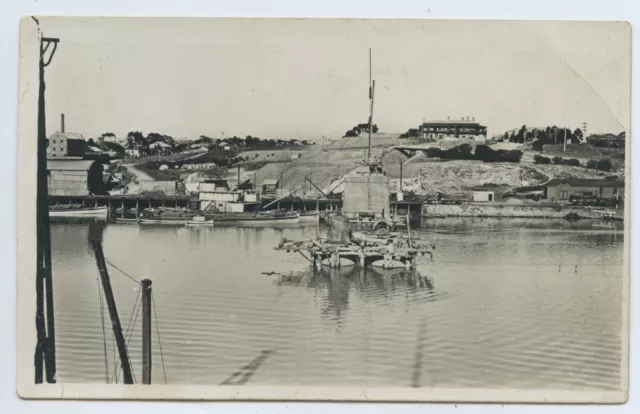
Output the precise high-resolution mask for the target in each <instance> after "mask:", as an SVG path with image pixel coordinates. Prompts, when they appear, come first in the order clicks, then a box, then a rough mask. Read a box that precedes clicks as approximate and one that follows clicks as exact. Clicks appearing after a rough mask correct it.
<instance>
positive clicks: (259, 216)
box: [213, 212, 300, 226]
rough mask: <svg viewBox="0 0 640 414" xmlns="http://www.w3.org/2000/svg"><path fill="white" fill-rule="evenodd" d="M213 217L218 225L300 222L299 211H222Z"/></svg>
mask: <svg viewBox="0 0 640 414" xmlns="http://www.w3.org/2000/svg"><path fill="white" fill-rule="evenodd" d="M213 219H214V220H215V222H216V224H218V225H235V226H272V225H280V224H297V223H299V222H300V215H299V214H298V213H270V212H261V213H220V214H215V215H214V217H213Z"/></svg>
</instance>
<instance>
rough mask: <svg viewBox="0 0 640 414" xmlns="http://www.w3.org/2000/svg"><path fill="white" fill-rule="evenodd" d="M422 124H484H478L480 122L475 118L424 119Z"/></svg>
mask: <svg viewBox="0 0 640 414" xmlns="http://www.w3.org/2000/svg"><path fill="white" fill-rule="evenodd" d="M422 124H423V125H430V124H438V125H461V124H464V125H470V126H484V125H480V123H479V122H478V121H475V120H466V119H448V120H446V121H444V120H435V121H426V122H423V123H422Z"/></svg>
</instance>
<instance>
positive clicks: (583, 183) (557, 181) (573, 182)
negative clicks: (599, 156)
mask: <svg viewBox="0 0 640 414" xmlns="http://www.w3.org/2000/svg"><path fill="white" fill-rule="evenodd" d="M561 184H567V185H570V186H572V187H615V188H624V181H621V180H589V179H580V178H566V179H562V178H554V179H553V180H550V181H549V182H547V183H546V184H545V187H555V186H558V185H561Z"/></svg>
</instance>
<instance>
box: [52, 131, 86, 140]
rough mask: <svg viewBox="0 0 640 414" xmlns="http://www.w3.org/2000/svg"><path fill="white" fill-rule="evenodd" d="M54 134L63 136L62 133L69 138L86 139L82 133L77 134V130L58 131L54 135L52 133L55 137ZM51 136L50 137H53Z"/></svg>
mask: <svg viewBox="0 0 640 414" xmlns="http://www.w3.org/2000/svg"><path fill="white" fill-rule="evenodd" d="M54 135H56V136H61V135H62V136H64V137H65V138H67V139H81V140H83V141H84V138H83V137H82V135H81V134H77V133H75V132H60V131H58V132H56V133H54V134H53V135H51V137H53V136H54ZM51 137H49V138H51Z"/></svg>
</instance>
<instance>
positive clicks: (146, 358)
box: [142, 279, 151, 384]
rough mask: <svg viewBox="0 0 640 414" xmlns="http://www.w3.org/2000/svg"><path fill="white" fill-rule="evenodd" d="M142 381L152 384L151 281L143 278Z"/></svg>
mask: <svg viewBox="0 0 640 414" xmlns="http://www.w3.org/2000/svg"><path fill="white" fill-rule="evenodd" d="M142 383H143V384H151V281H150V280H149V279H143V280H142Z"/></svg>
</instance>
